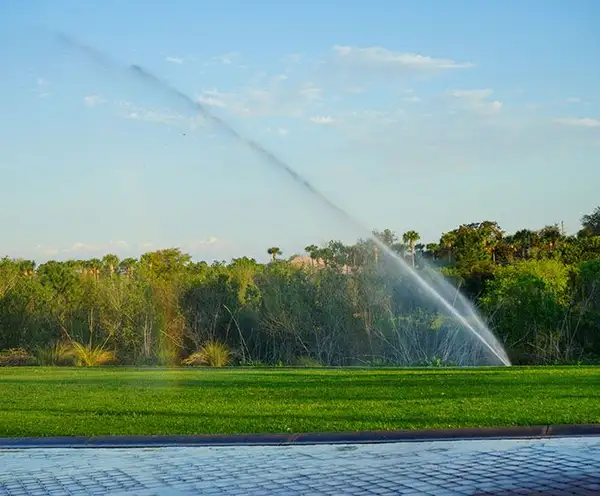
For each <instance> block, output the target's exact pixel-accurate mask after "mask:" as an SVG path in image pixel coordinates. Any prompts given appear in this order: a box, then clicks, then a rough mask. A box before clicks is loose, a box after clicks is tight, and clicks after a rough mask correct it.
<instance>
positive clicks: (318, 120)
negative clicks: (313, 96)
mask: <svg viewBox="0 0 600 496" xmlns="http://www.w3.org/2000/svg"><path fill="white" fill-rule="evenodd" d="M309 120H310V122H312V123H313V124H319V125H322V126H328V125H331V124H335V123H336V122H337V121H336V120H335V119H334V118H333V117H331V116H329V115H317V116H314V117H310V118H309Z"/></svg>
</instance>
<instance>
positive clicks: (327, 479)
mask: <svg viewBox="0 0 600 496" xmlns="http://www.w3.org/2000/svg"><path fill="white" fill-rule="evenodd" d="M43 494H64V495H67V494H71V495H80V494H81V495H83V494H91V495H96V494H97V495H101V494H114V495H120V494H123V495H124V494H128V495H163V494H164V495H166V494H173V495H178V494H202V495H213V494H234V495H239V494H243V495H259V494H264V495H266V494H269V495H283V494H285V495H292V494H307V495H308V494H310V495H316V494H328V495H329V494H331V495H354V494H377V495H384V494H390V495H391V494H421V495H446V494H448V495H475V494H495V495H508V494H548V495H555V494H556V495H558V494H561V495H562V494H565V495H566V494H589V495H592V494H594V495H600V437H578V438H552V439H520V440H508V439H507V440H468V441H433V442H403V443H387V444H343V445H316V446H237V447H181V448H178V447H168V448H123V449H121V448H105V449H90V448H75V449H73V448H71V449H69V448H50V449H48V448H46V449H44V448H30V449H2V450H0V495H43Z"/></svg>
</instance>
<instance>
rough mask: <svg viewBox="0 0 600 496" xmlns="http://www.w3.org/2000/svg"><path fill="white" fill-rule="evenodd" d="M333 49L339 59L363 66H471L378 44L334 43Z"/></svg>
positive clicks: (404, 67) (429, 68)
mask: <svg viewBox="0 0 600 496" xmlns="http://www.w3.org/2000/svg"><path fill="white" fill-rule="evenodd" d="M333 51H334V54H335V55H336V56H337V57H338V58H339V59H340V60H342V61H345V62H348V63H352V64H355V65H359V66H363V67H364V66H366V67H369V66H370V67H395V68H403V69H416V70H431V69H438V70H439V69H464V68H468V67H473V64H472V63H470V62H457V61H455V60H452V59H448V58H435V57H430V56H427V55H420V54H416V53H410V52H394V51H392V50H388V49H387V48H383V47H378V46H373V47H364V48H360V47H352V46H344V45H335V46H334V47H333Z"/></svg>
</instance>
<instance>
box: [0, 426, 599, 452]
mask: <svg viewBox="0 0 600 496" xmlns="http://www.w3.org/2000/svg"><path fill="white" fill-rule="evenodd" d="M573 436H600V424H591V425H541V426H530V427H492V428H487V427H484V428H455V429H424V430H400V431H366V432H340V433H335V432H329V433H304V434H235V435H196V436H96V437H83V436H78V437H28V438H0V449H24V448H159V447H169V446H172V447H179V446H286V445H314V444H357V443H363V444H373V443H393V442H423V441H459V440H467V439H539V438H551V437H573Z"/></svg>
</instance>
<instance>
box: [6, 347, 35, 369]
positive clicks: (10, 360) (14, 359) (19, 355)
mask: <svg viewBox="0 0 600 496" xmlns="http://www.w3.org/2000/svg"><path fill="white" fill-rule="evenodd" d="M30 362H31V355H29V353H28V352H27V350H25V349H23V348H10V349H8V350H4V351H0V367H19V366H23V365H29V363H30Z"/></svg>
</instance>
